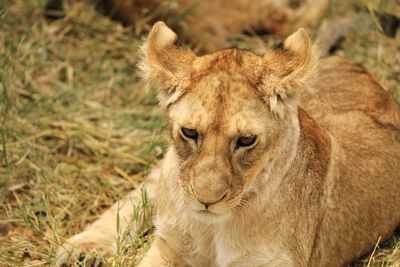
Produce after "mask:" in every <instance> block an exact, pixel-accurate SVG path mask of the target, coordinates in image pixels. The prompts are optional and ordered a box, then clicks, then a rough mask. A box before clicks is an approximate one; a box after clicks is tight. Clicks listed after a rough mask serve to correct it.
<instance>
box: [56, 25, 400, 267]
mask: <svg viewBox="0 0 400 267" xmlns="http://www.w3.org/2000/svg"><path fill="white" fill-rule="evenodd" d="M175 40H176V35H175V33H174V32H172V31H171V30H170V29H169V28H167V27H166V26H165V24H163V23H161V22H160V23H157V24H156V25H155V26H154V27H153V29H152V31H151V33H150V35H149V37H148V39H147V41H146V43H145V44H144V46H143V57H144V58H143V64H142V65H141V68H142V71H143V72H144V75H145V77H146V79H147V80H149V81H151V82H152V83H154V84H155V85H156V86H157V88H158V90H159V96H160V106H161V108H162V109H163V112H164V114H165V118H166V120H167V123H168V127H169V132H170V139H171V147H170V149H169V151H168V152H167V154H166V156H165V159H164V160H163V162H162V166H161V167H160V168H159V169H155V170H154V172H153V173H152V174H151V175H150V177H149V178H148V180H147V181H146V184H145V185H144V186H145V187H146V188H147V190H149V194H150V196H151V197H150V199H151V201H152V203H154V205H155V206H156V208H157V212H156V216H155V227H156V231H155V233H154V236H155V237H154V242H153V243H152V245H151V248H150V250H149V251H148V253H147V254H146V255H145V256H144V258H143V259H142V262H141V263H140V266H142V267H149V266H150V267H151V266H154V267H156V266H320V267H324V266H326V267H328V266H329V267H334V266H346V264H349V263H351V262H352V261H354V260H356V259H357V258H359V257H361V256H362V255H364V254H365V253H367V252H369V251H370V250H372V249H373V247H374V245H375V244H376V242H377V240H378V239H379V238H381V240H382V241H383V240H385V239H387V238H388V237H389V236H390V235H391V233H392V231H393V230H394V229H395V228H396V227H397V226H398V225H399V222H400V207H399V203H400V109H399V106H398V105H397V104H396V103H395V101H394V99H393V97H392V96H391V95H390V94H389V93H388V92H387V91H386V90H385V89H384V88H382V87H381V86H380V85H379V84H378V83H377V82H376V81H375V80H374V79H373V78H372V77H371V76H370V75H369V74H368V73H367V72H366V71H365V70H364V69H363V68H362V67H360V66H358V65H355V64H353V63H351V62H349V61H347V60H345V59H342V58H339V57H330V58H325V59H321V60H319V61H320V62H319V65H320V67H319V69H317V67H316V65H317V64H318V54H317V53H316V48H315V46H313V45H312V44H311V42H310V40H309V38H308V36H307V34H306V33H305V31H304V30H303V29H300V30H298V31H297V32H296V33H294V34H292V35H291V36H289V37H288V38H287V39H286V40H285V41H284V42H283V44H282V46H281V47H279V48H276V49H274V50H271V51H270V52H267V54H266V55H264V56H263V57H258V56H255V55H253V54H251V53H249V52H245V51H241V50H235V49H228V50H222V51H219V52H217V53H214V54H211V55H206V56H203V57H197V56H195V55H194V54H193V52H191V51H190V50H187V49H184V48H179V47H177V46H176V45H175V44H174V42H175ZM307 87H311V88H314V93H310V90H306V88H307ZM181 127H186V128H190V129H195V130H196V131H197V132H198V136H199V137H198V139H197V141H196V142H195V141H194V140H191V139H189V138H187V137H185V136H184V135H183V134H182V132H181ZM240 136H257V139H256V142H255V143H254V144H253V145H251V146H250V147H236V146H235V144H236V141H237V139H238V138H239V137H240ZM139 195H140V193H139V191H134V192H132V193H131V194H130V195H129V196H128V197H127V198H126V200H123V201H122V203H121V204H118V205H117V204H116V205H115V206H114V207H113V208H111V209H110V210H109V211H107V212H106V213H105V214H104V215H103V216H102V217H101V218H100V219H99V220H98V221H96V222H95V223H94V224H93V225H91V226H89V227H88V228H87V229H86V230H85V231H84V232H82V233H80V234H78V235H76V236H74V237H72V238H70V239H69V240H68V241H67V242H66V244H65V245H64V246H63V247H61V248H60V250H59V252H58V254H57V262H58V264H66V265H71V264H73V263H74V262H76V260H77V257H79V255H80V253H81V252H82V251H88V250H94V249H99V250H100V252H101V253H109V254H111V253H112V252H113V244H114V243H115V240H116V237H117V236H118V233H117V230H116V223H115V217H116V212H117V209H118V207H120V210H119V215H120V217H121V222H122V223H121V229H120V230H121V231H123V230H124V227H126V225H127V222H128V221H129V220H130V217H131V216H132V212H133V211H132V210H133V209H132V203H137V201H138V200H139ZM204 203H205V204H207V206H206V205H205V204H204ZM137 227H140V225H137ZM137 227H135V228H134V229H132V234H134V233H135V232H136V231H137Z"/></svg>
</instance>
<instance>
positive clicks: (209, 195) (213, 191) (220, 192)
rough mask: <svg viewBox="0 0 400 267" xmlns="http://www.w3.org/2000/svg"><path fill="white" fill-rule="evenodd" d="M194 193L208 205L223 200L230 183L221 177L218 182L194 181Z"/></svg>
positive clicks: (201, 201)
mask: <svg viewBox="0 0 400 267" xmlns="http://www.w3.org/2000/svg"><path fill="white" fill-rule="evenodd" d="M193 189H194V190H193V191H194V193H195V195H196V198H197V200H198V201H199V202H200V203H202V204H204V205H205V206H206V207H208V206H210V205H212V204H215V203H217V202H219V201H221V200H222V199H223V198H224V197H225V196H226V195H227V194H228V183H227V182H226V181H225V179H221V180H220V181H218V183H215V181H214V182H213V183H207V182H205V181H202V182H197V183H194V188H193Z"/></svg>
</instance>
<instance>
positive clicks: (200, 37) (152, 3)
mask: <svg viewBox="0 0 400 267" xmlns="http://www.w3.org/2000/svg"><path fill="white" fill-rule="evenodd" d="M63 1H65V0H48V4H47V9H48V13H49V15H50V16H51V14H52V13H54V10H53V9H56V11H57V10H58V9H60V7H62V2H63ZM99 4H102V6H103V9H104V10H105V12H106V13H108V14H109V15H110V16H112V17H113V18H114V19H116V20H118V21H121V22H122V23H123V24H125V25H137V24H138V25H142V24H143V23H144V22H152V21H153V22H155V21H156V19H157V17H159V16H162V15H161V14H159V13H162V12H161V10H163V12H165V13H167V15H164V16H167V18H168V20H169V21H170V26H171V27H172V28H173V29H174V30H175V31H178V32H179V33H181V35H182V36H183V35H184V37H185V39H186V41H188V42H189V43H191V44H193V45H194V46H197V47H198V48H199V49H200V52H201V53H210V52H215V51H217V50H219V49H222V48H227V47H230V46H231V43H230V42H229V38H232V37H234V36H237V35H239V34H241V33H243V32H246V31H256V32H268V33H273V34H277V35H280V36H283V35H286V34H287V33H288V32H289V31H291V30H292V29H296V28H298V27H299V26H302V27H306V26H313V25H316V24H317V23H318V22H319V21H320V19H321V18H322V17H323V16H324V15H325V13H326V11H327V10H328V5H329V1H328V0H283V1H281V0H280V1H276V0H253V1H251V4H249V1H247V0H218V1H215V0H202V1H199V0H177V1H166V0H105V1H100V2H99ZM58 11H59V10H58ZM56 13H57V12H56Z"/></svg>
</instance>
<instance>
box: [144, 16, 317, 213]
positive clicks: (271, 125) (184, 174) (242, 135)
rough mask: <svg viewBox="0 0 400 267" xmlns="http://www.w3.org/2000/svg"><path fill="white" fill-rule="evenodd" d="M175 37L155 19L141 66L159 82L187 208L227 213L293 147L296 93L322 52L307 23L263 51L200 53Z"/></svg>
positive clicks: (254, 190)
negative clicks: (180, 44)
mask: <svg viewBox="0 0 400 267" xmlns="http://www.w3.org/2000/svg"><path fill="white" fill-rule="evenodd" d="M176 38H177V37H176V34H175V33H174V32H173V31H171V30H170V29H169V28H168V27H167V26H166V25H165V24H164V23H162V22H158V23H156V24H155V25H154V27H153V29H152V31H151V32H150V34H149V36H148V38H147V40H146V42H145V43H144V45H143V59H142V62H141V70H142V72H143V75H144V78H145V79H146V80H148V81H151V82H153V83H154V84H155V85H156V86H157V88H158V96H159V101H160V106H161V108H162V109H163V111H164V114H165V117H166V120H167V123H168V127H169V133H170V138H171V142H172V145H173V151H174V153H175V155H176V158H177V160H178V161H179V162H178V165H179V181H177V182H179V184H180V189H181V190H182V192H183V193H184V195H185V201H186V203H187V207H188V209H190V210H191V211H193V213H194V214H196V216H197V217H198V218H203V219H204V218H210V217H226V216H221V215H229V214H231V213H232V211H233V210H235V207H238V206H240V204H241V203H242V202H243V200H244V199H245V198H246V196H248V194H250V193H251V192H257V188H259V187H261V186H263V181H264V180H268V179H270V177H268V174H270V175H272V172H271V170H272V169H273V167H274V166H276V162H277V161H280V160H281V161H282V160H286V161H289V160H290V158H291V157H290V156H289V157H288V156H287V155H286V156H285V153H294V152H293V151H292V150H291V149H290V148H292V147H295V146H296V144H297V141H298V138H299V127H298V119H297V97H296V95H297V94H298V90H300V89H302V88H304V87H305V85H306V82H307V81H308V79H309V77H310V76H311V74H312V73H313V72H314V69H315V67H316V65H317V59H318V54H317V53H316V50H315V47H314V46H313V45H312V44H311V42H310V39H309V37H308V35H307V34H306V32H305V31H304V30H303V29H300V30H298V31H297V32H296V33H294V34H292V35H291V36H289V37H288V38H287V39H286V40H285V41H284V42H283V44H282V45H281V46H279V47H277V48H275V49H273V50H271V51H270V52H267V53H266V54H265V55H264V56H263V57H259V56H256V55H254V54H251V53H249V52H246V51H243V50H238V49H227V50H222V51H219V52H217V53H214V54H210V55H206V56H202V57H197V56H196V55H195V54H194V53H193V52H192V51H191V50H190V49H188V48H184V47H179V46H177V45H175V41H176Z"/></svg>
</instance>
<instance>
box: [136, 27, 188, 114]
mask: <svg viewBox="0 0 400 267" xmlns="http://www.w3.org/2000/svg"><path fill="white" fill-rule="evenodd" d="M176 39H177V36H176V34H175V32H173V31H172V30H171V29H170V28H168V27H167V26H166V25H165V24H164V22H157V23H156V24H154V26H153V28H152V29H151V31H150V34H149V35H148V37H147V39H146V40H145V42H144V44H143V45H142V58H141V62H140V64H139V67H140V70H141V72H142V77H143V79H144V80H145V81H148V82H151V83H153V84H155V85H156V86H157V87H158V97H159V101H160V105H161V106H163V107H167V106H168V105H170V104H172V103H174V102H175V101H176V100H177V99H178V98H179V97H180V96H181V95H182V94H183V93H184V90H185V88H186V87H187V86H186V84H187V83H188V81H189V75H190V70H191V68H192V63H193V61H194V59H195V58H196V55H195V54H194V53H193V52H192V51H191V50H190V49H188V48H184V47H179V46H177V45H176V44H175V41H176Z"/></svg>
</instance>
